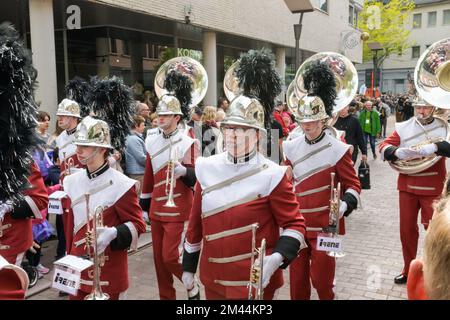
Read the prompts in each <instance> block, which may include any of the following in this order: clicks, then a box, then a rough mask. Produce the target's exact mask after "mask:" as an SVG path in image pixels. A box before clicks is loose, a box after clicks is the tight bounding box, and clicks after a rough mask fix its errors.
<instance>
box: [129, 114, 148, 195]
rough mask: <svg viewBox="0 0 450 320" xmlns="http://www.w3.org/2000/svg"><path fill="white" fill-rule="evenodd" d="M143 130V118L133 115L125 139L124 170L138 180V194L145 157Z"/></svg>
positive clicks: (142, 179)
mask: <svg viewBox="0 0 450 320" xmlns="http://www.w3.org/2000/svg"><path fill="white" fill-rule="evenodd" d="M144 130H145V119H144V118H143V117H141V116H135V117H134V118H133V128H132V130H131V134H130V135H129V136H128V137H127V139H126V141H125V164H126V170H125V171H126V173H127V175H128V176H129V177H130V178H131V179H134V180H137V181H139V188H138V190H137V191H138V194H141V190H142V184H143V182H144V172H145V161H146V158H147V155H146V151H145V143H144V138H143V133H144Z"/></svg>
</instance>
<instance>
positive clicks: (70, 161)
mask: <svg viewBox="0 0 450 320" xmlns="http://www.w3.org/2000/svg"><path fill="white" fill-rule="evenodd" d="M63 157H64V160H63V161H64V167H65V170H64V176H70V175H71V174H72V172H71V169H72V168H75V162H74V161H73V159H72V158H69V159H67V158H66V153H65V152H63Z"/></svg>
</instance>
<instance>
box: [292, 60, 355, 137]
mask: <svg viewBox="0 0 450 320" xmlns="http://www.w3.org/2000/svg"><path fill="white" fill-rule="evenodd" d="M316 61H320V62H323V63H325V64H327V65H328V66H329V67H330V69H331V71H332V72H333V74H334V78H335V80H336V92H337V97H336V100H335V106H334V107H333V117H332V118H330V119H329V120H328V121H327V124H326V128H327V129H326V130H327V131H329V132H328V133H330V134H331V135H332V136H334V137H335V138H337V137H339V134H338V131H337V130H336V129H335V128H334V127H333V125H334V122H336V120H337V117H338V116H339V111H341V110H342V109H344V108H345V107H346V106H348V105H349V104H350V102H351V101H352V100H353V98H354V97H355V96H356V92H357V90H358V72H357V71H356V68H355V66H354V65H353V63H352V62H351V61H350V60H349V59H348V58H347V57H345V56H343V55H341V54H339V53H336V52H320V53H317V54H315V55H313V56H312V57H310V58H308V59H307V60H305V62H303V64H302V65H301V66H300V68H299V69H298V70H297V73H296V75H295V78H294V80H293V81H292V82H291V84H290V85H289V87H288V89H287V92H286V101H287V105H288V107H289V109H290V110H294V111H295V112H294V113H295V114H297V109H298V102H299V100H300V99H301V98H302V97H304V96H306V95H307V94H308V92H307V90H306V89H305V85H304V75H305V72H306V70H307V69H308V68H309V66H310V65H311V64H312V63H314V62H316ZM300 130H301V129H300Z"/></svg>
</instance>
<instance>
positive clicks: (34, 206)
mask: <svg viewBox="0 0 450 320" xmlns="http://www.w3.org/2000/svg"><path fill="white" fill-rule="evenodd" d="M28 181H29V183H30V184H31V186H32V187H31V188H30V189H26V190H25V191H23V195H24V200H22V201H21V202H19V204H17V205H16V206H15V207H14V209H13V211H11V212H9V213H7V214H6V215H5V217H4V219H3V222H2V223H1V224H0V229H1V231H0V255H2V256H3V257H4V258H5V259H6V260H7V261H8V262H9V263H12V264H16V265H18V266H20V264H21V262H22V259H23V255H24V254H25V252H26V251H27V250H28V249H30V248H31V246H32V245H33V232H32V228H31V225H32V224H31V221H32V219H30V218H37V219H40V218H42V215H41V210H44V209H46V208H47V205H48V195H47V188H46V187H45V185H44V180H43V179H42V177H41V173H40V172H39V169H38V167H37V166H36V164H35V163H34V162H33V163H32V165H31V173H30V176H29V178H28Z"/></svg>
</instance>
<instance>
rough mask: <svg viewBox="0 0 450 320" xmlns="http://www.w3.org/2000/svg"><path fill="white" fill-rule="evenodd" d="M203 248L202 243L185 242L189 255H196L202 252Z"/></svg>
mask: <svg viewBox="0 0 450 320" xmlns="http://www.w3.org/2000/svg"><path fill="white" fill-rule="evenodd" d="M201 248H202V242H201V241H200V242H198V243H194V244H190V243H189V242H187V241H185V242H184V250H186V252H187V253H194V252H198V251H200V249H201Z"/></svg>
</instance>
